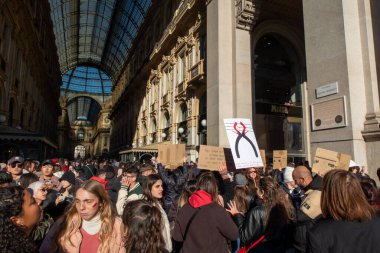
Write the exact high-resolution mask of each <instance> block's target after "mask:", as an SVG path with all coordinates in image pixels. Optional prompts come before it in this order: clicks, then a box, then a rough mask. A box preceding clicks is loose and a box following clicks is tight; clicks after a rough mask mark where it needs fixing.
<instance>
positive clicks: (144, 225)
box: [122, 199, 168, 253]
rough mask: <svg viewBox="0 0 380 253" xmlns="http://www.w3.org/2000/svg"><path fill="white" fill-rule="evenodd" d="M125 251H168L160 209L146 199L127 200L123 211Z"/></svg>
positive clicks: (166, 252)
mask: <svg viewBox="0 0 380 253" xmlns="http://www.w3.org/2000/svg"><path fill="white" fill-rule="evenodd" d="M122 218H123V223H124V225H125V227H126V228H125V230H126V233H125V248H126V251H127V253H168V251H167V250H166V249H165V240H164V237H163V236H162V232H161V231H162V226H163V224H162V222H163V221H162V216H161V211H160V209H159V208H158V207H157V206H155V205H154V204H152V203H150V202H149V201H147V200H142V199H141V200H134V201H130V202H127V204H126V206H125V209H124V212H123V216H122Z"/></svg>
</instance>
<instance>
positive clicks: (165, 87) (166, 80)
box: [162, 69, 169, 96]
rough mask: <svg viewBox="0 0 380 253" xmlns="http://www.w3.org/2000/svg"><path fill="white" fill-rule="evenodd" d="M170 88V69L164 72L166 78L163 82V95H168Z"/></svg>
mask: <svg viewBox="0 0 380 253" xmlns="http://www.w3.org/2000/svg"><path fill="white" fill-rule="evenodd" d="M168 87H169V71H168V69H165V70H164V77H163V80H162V95H163V96H164V95H166V94H167V93H168Z"/></svg>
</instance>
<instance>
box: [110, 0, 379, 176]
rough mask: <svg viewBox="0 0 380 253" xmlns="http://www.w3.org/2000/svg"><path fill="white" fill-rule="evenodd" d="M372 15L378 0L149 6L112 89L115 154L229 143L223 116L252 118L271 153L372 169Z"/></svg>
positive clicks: (375, 29) (375, 26)
mask: <svg viewBox="0 0 380 253" xmlns="http://www.w3.org/2000/svg"><path fill="white" fill-rule="evenodd" d="M169 6H170V7H169ZM168 10H169V11H168ZM378 10H379V4H378V3H377V1H374V0H364V1H342V0H333V1H331V0H321V1H311V0H291V1H282V0H266V1H263V0H234V1H230V0H208V1H197V0H184V1H156V2H154V3H153V7H152V8H151V10H150V12H149V13H148V17H147V18H146V20H145V22H144V24H143V26H142V28H141V29H140V30H139V34H138V36H137V37H136V40H135V41H134V44H133V50H132V51H131V53H130V54H129V56H128V58H127V61H126V63H125V65H124V68H123V71H122V74H121V75H120V76H119V78H118V79H117V82H116V85H115V90H114V93H113V96H112V101H113V104H114V107H113V109H112V111H111V113H110V119H111V120H112V133H111V147H110V149H111V151H112V152H113V153H115V154H117V153H120V154H122V155H123V157H124V159H128V155H127V154H129V153H133V150H136V151H139V152H140V151H141V152H144V151H146V152H148V151H153V150H154V149H155V148H156V144H157V143H162V142H167V141H170V142H171V143H186V145H187V152H188V157H189V159H191V160H194V159H195V157H196V155H197V152H196V147H197V146H198V145H199V144H202V143H207V144H208V145H215V146H226V147H227V146H229V145H228V141H227V137H226V132H225V128H224V124H223V119H225V118H233V117H236V118H250V119H252V122H253V126H254V130H255V134H256V137H257V140H258V144H259V146H260V148H262V149H265V150H266V155H267V157H268V158H271V156H272V151H273V150H276V149H287V150H288V156H289V159H290V160H294V161H299V162H301V161H305V160H309V161H312V160H313V157H314V155H315V151H316V148H317V147H322V148H327V149H331V150H336V151H339V152H343V153H346V154H350V155H351V156H352V158H353V160H355V161H356V162H358V163H359V164H361V165H363V166H367V167H368V169H369V173H370V174H371V175H375V169H377V166H378V164H380V160H379V158H378V156H376V155H375V154H376V152H377V150H378V148H379V145H380V138H379V135H380V129H379V117H378V115H379V111H380V107H379V83H380V82H379V74H378V72H379V64H380V57H379V55H380V52H379V47H378V46H377V45H379V41H380V36H379V34H380V30H379V29H380V24H379V20H380V19H379V12H378ZM206 98H207V99H206ZM203 119H206V120H205V121H202V120H203ZM201 122H203V124H201ZM202 125H203V126H204V127H203V126H202ZM202 137H205V138H206V139H207V141H205V140H204V139H205V138H202ZM131 158H132V156H131ZM136 158H138V157H136ZM267 160H268V159H267Z"/></svg>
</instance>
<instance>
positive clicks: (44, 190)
mask: <svg viewBox="0 0 380 253" xmlns="http://www.w3.org/2000/svg"><path fill="white" fill-rule="evenodd" d="M40 190H41V191H43V192H47V191H48V189H46V188H40Z"/></svg>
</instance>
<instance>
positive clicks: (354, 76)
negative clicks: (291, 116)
mask: <svg viewBox="0 0 380 253" xmlns="http://www.w3.org/2000/svg"><path fill="white" fill-rule="evenodd" d="M368 3H369V0H365V1H350V0H348V1H345V0H344V1H342V0H319V1H314V0H303V14H304V30H305V46H306V61H307V83H308V87H307V88H308V101H309V103H310V104H314V103H316V102H323V101H326V100H330V99H333V98H337V97H342V96H345V98H346V108H345V109H346V118H347V126H346V127H343V128H334V129H327V130H321V131H314V132H311V135H310V141H311V149H312V150H311V154H312V156H314V154H315V150H316V148H317V147H324V148H328V149H333V150H337V151H340V152H344V153H347V154H350V155H352V159H353V160H355V161H356V162H357V163H359V164H362V165H365V166H366V165H367V152H366V143H365V141H364V139H363V135H362V131H363V128H364V121H365V118H366V114H367V115H368V113H374V112H375V111H378V110H379V99H378V88H377V81H376V80H374V78H373V75H374V73H375V72H374V71H375V70H374V69H373V67H372V66H371V57H372V56H371V54H372V52H373V45H371V44H373V41H372V42H371V40H370V33H371V32H370V29H369V28H370V25H369V22H368V19H370V16H371V14H370V12H369V11H368V6H369V4H368ZM334 82H338V93H337V94H334V95H330V96H327V97H323V98H318V99H317V98H316V96H315V90H316V88H318V87H320V86H322V85H325V84H329V83H334Z"/></svg>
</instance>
